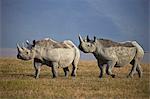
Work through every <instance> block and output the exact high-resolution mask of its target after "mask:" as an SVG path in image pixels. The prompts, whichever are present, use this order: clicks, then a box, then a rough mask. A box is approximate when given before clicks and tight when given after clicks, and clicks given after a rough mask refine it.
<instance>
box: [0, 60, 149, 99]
mask: <svg viewBox="0 0 150 99" xmlns="http://www.w3.org/2000/svg"><path fill="white" fill-rule="evenodd" d="M78 67H79V68H78V71H77V74H78V76H77V77H76V78H75V79H74V78H72V77H71V76H69V78H65V77H64V73H63V70H62V68H58V71H59V77H58V78H56V79H52V73H51V68H49V67H46V66H43V67H42V70H41V74H40V78H39V79H35V78H34V76H33V74H34V68H33V65H32V61H21V60H17V59H15V58H0V98H1V99H3V98H11V99H16V98H18V99H22V98H26V99H32V98H38V99H41V98H42V99H45V98H48V99H57V98H59V99H105V98H106V99H124V98H125V99H149V98H150V84H149V80H150V79H149V77H150V65H149V64H142V67H143V71H144V74H143V78H138V75H135V76H134V78H132V79H131V78H126V76H127V74H128V73H129V71H130V69H131V66H130V65H129V66H125V67H123V68H115V69H114V72H115V73H116V74H117V76H116V78H111V77H109V76H107V75H105V77H104V78H103V79H99V78H98V75H99V68H98V67H97V64H96V62H95V61H80V63H79V66H78ZM69 69H70V71H71V66H70V68H69Z"/></svg>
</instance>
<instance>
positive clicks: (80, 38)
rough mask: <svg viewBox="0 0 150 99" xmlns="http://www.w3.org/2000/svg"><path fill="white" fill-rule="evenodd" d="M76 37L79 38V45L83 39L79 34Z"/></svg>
mask: <svg viewBox="0 0 150 99" xmlns="http://www.w3.org/2000/svg"><path fill="white" fill-rule="evenodd" d="M78 36H79V41H80V43H81V42H83V39H82V37H81V36H80V34H79V35H78Z"/></svg>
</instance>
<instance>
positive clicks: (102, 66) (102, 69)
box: [98, 61, 106, 78]
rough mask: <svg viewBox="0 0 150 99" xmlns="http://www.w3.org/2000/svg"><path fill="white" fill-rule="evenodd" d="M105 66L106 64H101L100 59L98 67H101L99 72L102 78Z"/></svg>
mask: <svg viewBox="0 0 150 99" xmlns="http://www.w3.org/2000/svg"><path fill="white" fill-rule="evenodd" d="M105 66H106V64H101V63H100V62H99V61H98V67H99V69H100V74H99V77H100V78H102V77H103V75H104V74H105Z"/></svg>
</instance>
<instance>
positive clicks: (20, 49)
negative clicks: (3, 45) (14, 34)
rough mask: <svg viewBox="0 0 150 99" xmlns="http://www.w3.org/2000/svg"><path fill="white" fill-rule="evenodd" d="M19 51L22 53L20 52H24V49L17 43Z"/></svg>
mask: <svg viewBox="0 0 150 99" xmlns="http://www.w3.org/2000/svg"><path fill="white" fill-rule="evenodd" d="M17 49H18V51H20V52H21V51H23V50H22V48H21V47H20V46H19V44H18V43H17Z"/></svg>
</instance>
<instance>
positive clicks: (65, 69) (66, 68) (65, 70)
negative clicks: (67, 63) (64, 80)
mask: <svg viewBox="0 0 150 99" xmlns="http://www.w3.org/2000/svg"><path fill="white" fill-rule="evenodd" d="M63 70H64V73H65V76H66V77H68V72H69V69H68V67H65V68H63Z"/></svg>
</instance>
